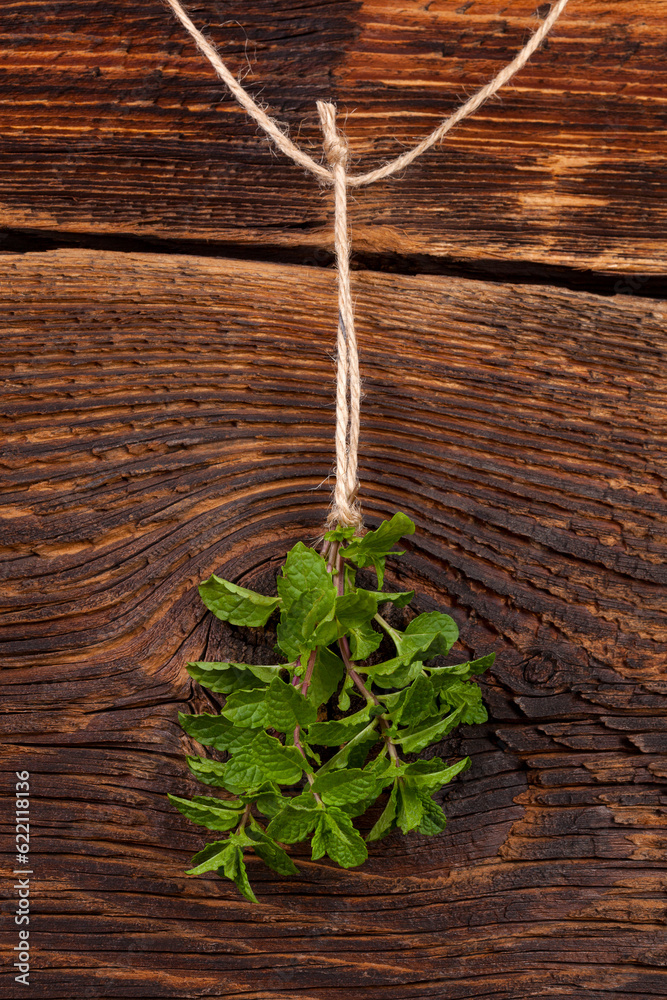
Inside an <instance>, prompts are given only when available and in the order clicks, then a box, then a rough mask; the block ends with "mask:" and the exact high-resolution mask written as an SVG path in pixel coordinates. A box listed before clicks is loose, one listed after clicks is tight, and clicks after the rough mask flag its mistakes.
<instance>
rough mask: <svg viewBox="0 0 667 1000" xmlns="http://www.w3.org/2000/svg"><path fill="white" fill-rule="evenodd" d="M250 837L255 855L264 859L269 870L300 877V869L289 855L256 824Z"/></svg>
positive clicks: (249, 831)
mask: <svg viewBox="0 0 667 1000" xmlns="http://www.w3.org/2000/svg"><path fill="white" fill-rule="evenodd" d="M247 832H248V837H249V839H250V840H251V841H252V842H253V844H252V847H253V850H254V852H255V854H256V855H257V856H258V857H260V858H261V859H262V861H263V862H264V864H265V865H267V867H268V868H272V869H273V871H274V872H278V874H279V875H298V874H299V869H298V868H297V866H296V865H295V864H294V862H293V861H292V859H291V858H290V856H289V854H287V852H286V851H284V850H283V849H282V847H280V846H279V845H278V844H276V842H275V840H272V838H271V837H269V836H268V835H267V834H266V833H264V831H263V830H261V829H260V828H259V827H258V826H257V825H256V824H254V825H253V826H252V828H251V829H249V830H248V831H247Z"/></svg>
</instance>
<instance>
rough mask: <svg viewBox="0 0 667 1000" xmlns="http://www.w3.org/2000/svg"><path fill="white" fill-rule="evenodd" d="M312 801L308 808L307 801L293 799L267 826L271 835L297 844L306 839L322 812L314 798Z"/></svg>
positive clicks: (282, 841) (281, 840)
mask: <svg viewBox="0 0 667 1000" xmlns="http://www.w3.org/2000/svg"><path fill="white" fill-rule="evenodd" d="M311 803H312V804H310V803H308V804H307V808H306V803H300V804H299V802H298V799H293V800H292V801H291V802H290V803H289V805H287V806H285V808H284V809H282V810H281V811H280V812H279V813H278V815H277V816H274V817H273V819H272V820H271V822H270V823H269V825H268V826H267V828H266V832H267V834H268V835H269V837H272V838H273V839H274V840H279V841H280V842H281V843H282V844H296V843H298V842H299V841H301V840H305V839H306V837H307V836H308V835H309V833H310V832H311V830H312V829H313V827H314V826H315V824H316V823H317V820H318V817H319V816H320V814H321V809H320V808H319V807H318V805H317V803H316V802H315V800H314V799H311Z"/></svg>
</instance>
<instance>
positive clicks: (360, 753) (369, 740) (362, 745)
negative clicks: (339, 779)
mask: <svg viewBox="0 0 667 1000" xmlns="http://www.w3.org/2000/svg"><path fill="white" fill-rule="evenodd" d="M379 739H381V737H380V734H379V732H378V731H377V729H371V731H370V732H369V733H367V735H366V736H365V738H364V739H363V740H362V741H361V742H359V743H355V745H354V746H353V747H351V748H350V750H349V752H348V755H347V760H346V765H347V766H348V767H361V766H362V765H363V764H364V763H365V761H366V758H367V757H368V754H369V753H370V751H371V750H372V749H373V747H374V746H375V744H376V743H377V742H378V740H379Z"/></svg>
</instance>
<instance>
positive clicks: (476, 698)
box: [440, 679, 489, 725]
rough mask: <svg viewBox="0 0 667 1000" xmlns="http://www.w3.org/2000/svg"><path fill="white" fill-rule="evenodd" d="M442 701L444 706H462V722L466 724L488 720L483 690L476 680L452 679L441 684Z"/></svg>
mask: <svg viewBox="0 0 667 1000" xmlns="http://www.w3.org/2000/svg"><path fill="white" fill-rule="evenodd" d="M440 703H441V704H442V706H443V708H460V709H461V722H463V723H465V724H466V725H473V724H474V723H480V722H486V721H487V719H488V717H489V716H488V714H487V711H486V709H485V708H484V705H483V704H482V692H481V690H480V689H479V687H478V686H477V685H476V684H475V683H474V682H473V683H466V682H465V681H461V680H456V679H452V680H450V681H449V683H446V684H443V685H441V687H440Z"/></svg>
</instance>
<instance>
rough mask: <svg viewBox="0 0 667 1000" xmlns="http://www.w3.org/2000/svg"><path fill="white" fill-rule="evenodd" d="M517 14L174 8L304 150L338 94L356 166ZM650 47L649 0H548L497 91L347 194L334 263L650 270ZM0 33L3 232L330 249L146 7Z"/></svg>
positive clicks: (458, 86) (489, 49)
mask: <svg viewBox="0 0 667 1000" xmlns="http://www.w3.org/2000/svg"><path fill="white" fill-rule="evenodd" d="M535 6H536V5H535V3H534V0H512V2H509V3H508V2H503V3H500V2H499V0H468V2H465V3H462V2H461V0H430V2H423V0H407V2H403V3H399V2H396V0H332V2H326V3H323V2H322V0H300V2H298V3H296V2H291V0H287V2H282V0H281V2H276V0H244V2H242V3H241V2H240V0H230V2H227V0H225V2H224V3H222V2H219V0H201V2H198V3H196V4H192V5H191V10H192V13H193V17H194V18H195V20H196V22H197V23H198V24H199V25H201V26H206V27H207V29H208V30H209V33H210V35H211V37H212V38H213V39H214V40H215V42H216V43H217V44H218V45H219V47H220V49H221V51H222V53H223V55H224V56H225V57H226V58H227V59H228V60H229V64H230V67H231V69H232V70H233V71H234V72H237V73H239V74H241V73H245V74H246V76H245V82H246V85H247V86H248V87H249V88H250V90H251V91H252V92H253V93H254V94H255V95H257V96H259V97H260V99H261V100H262V101H264V102H266V104H267V105H268V106H269V107H270V108H271V109H272V110H273V111H274V112H275V113H276V115H278V117H279V118H280V120H282V121H284V122H285V123H286V124H288V125H289V127H290V130H291V133H292V134H293V136H294V137H295V138H296V139H297V140H298V141H299V142H301V143H302V144H303V145H304V146H305V147H306V148H308V149H311V150H312V151H313V152H314V154H315V155H316V156H318V155H320V151H321V138H320V133H319V128H318V121H317V114H316V111H315V101H316V100H317V99H333V100H335V101H337V102H338V105H339V113H340V115H341V116H342V117H343V118H344V120H345V125H346V130H347V133H348V136H349V140H350V144H351V148H352V152H353V156H354V160H355V162H356V165H357V167H358V168H359V169H364V168H369V167H372V166H375V165H377V164H379V163H381V162H383V161H384V160H386V159H387V158H388V157H391V156H395V155H396V154H398V153H400V152H402V150H403V149H404V148H405V147H406V145H410V144H412V143H414V142H415V141H417V140H418V139H420V138H422V137H423V136H424V135H426V134H427V133H428V132H430V131H431V130H432V128H433V127H434V125H435V124H436V123H437V122H438V121H439V120H440V119H441V118H442V117H443V116H445V115H446V114H449V113H451V111H453V110H454V108H455V107H457V105H458V104H459V103H460V102H461V101H462V100H464V99H465V98H466V96H467V95H469V94H470V93H472V91H473V90H474V89H476V88H477V87H479V86H481V85H482V84H483V83H485V82H486V81H487V80H488V79H490V77H491V76H493V75H494V73H496V72H497V71H498V70H499V68H500V67H501V66H502V65H504V64H505V63H506V62H508V61H509V60H510V59H511V58H513V56H514V55H515V54H516V53H517V52H518V51H519V49H520V48H521V46H522V45H523V43H524V42H525V41H526V39H527V38H528V35H529V33H530V32H531V31H532V30H534V28H535V27H536V24H537V21H536V17H535ZM666 38H667V6H666V5H665V3H664V0H661V2H647V0H642V2H640V0H613V2H608V0H571V3H570V5H569V7H568V9H567V10H566V13H565V15H564V16H563V19H562V20H561V21H560V22H559V24H558V25H557V26H556V28H555V30H554V33H553V37H552V38H551V39H550V40H549V42H548V45H547V46H546V47H545V48H544V49H543V50H542V51H541V52H540V53H538V54H537V55H536V56H535V57H534V58H533V60H532V61H531V63H530V65H529V66H528V67H526V68H525V69H524V70H523V71H522V72H521V74H520V75H519V76H517V77H516V79H515V81H514V83H513V84H512V85H511V86H510V87H508V88H505V90H504V91H503V92H502V95H501V96H500V97H499V98H498V99H496V100H494V101H493V102H491V103H490V104H489V105H488V106H487V107H486V108H484V109H483V110H482V111H481V112H480V113H479V114H477V115H476V116H475V117H474V118H473V119H470V120H469V121H467V122H466V123H465V124H464V125H462V126H461V127H460V128H459V129H458V130H457V131H456V132H455V133H453V134H452V135H451V136H449V137H448V138H447V140H446V142H445V143H444V144H443V145H442V147H441V148H439V149H435V150H433V151H431V152H430V153H429V154H427V155H426V156H425V157H424V158H423V159H422V160H421V161H420V162H419V163H418V164H415V165H413V166H412V167H411V168H410V170H409V171H407V172H406V174H405V176H404V177H403V178H402V179H401V178H397V179H395V180H392V181H390V182H386V183H382V184H378V185H375V186H374V187H372V188H369V189H366V190H361V191H358V192H357V193H356V195H355V199H354V202H353V204H352V209H351V211H352V220H353V222H354V226H355V245H356V249H357V252H358V253H362V254H366V255H371V256H372V255H378V254H380V255H384V256H387V255H389V256H397V255H398V256H400V257H406V256H412V257H417V258H423V257H424V256H427V257H431V258H435V259H436V260H440V261H441V262H442V261H448V262H449V263H450V264H451V262H453V261H458V262H465V263H466V265H467V266H470V267H477V268H483V269H484V270H485V271H486V272H488V271H489V270H491V271H493V270H494V269H497V270H499V271H502V270H505V271H506V270H507V269H508V268H510V269H511V268H512V267H513V268H514V273H515V274H516V273H519V269H522V270H523V271H526V270H528V271H530V270H535V269H536V268H537V269H539V268H544V267H546V266H548V267H553V266H555V265H559V266H564V267H574V268H588V269H590V268H592V269H594V270H596V271H598V272H606V273H610V274H616V273H617V272H620V273H625V272H634V273H635V274H637V275H639V276H640V277H644V278H647V277H648V276H649V275H656V274H663V275H664V273H665V271H666V270H667V254H666V252H665V241H664V232H665V225H666V222H667V211H666V209H665V205H666V204H667V202H666V200H665V171H664V149H665V98H666V97H667V58H666V56H667V43H666ZM0 39H1V41H2V44H1V45H0V68H1V70H2V75H1V76H0V144H1V145H2V151H3V155H2V158H1V160H0V226H2V227H4V228H5V229H6V230H8V231H10V233H11V234H15V233H16V232H17V231H19V232H21V233H25V232H29V233H32V234H33V235H35V234H41V235H44V234H56V235H57V236H58V237H59V238H60V239H63V238H64V237H67V238H68V239H72V240H76V238H77V237H81V236H82V235H85V234H96V235H97V236H105V237H106V238H111V237H113V238H116V239H119V238H131V239H136V238H142V239H144V240H173V239H176V238H178V239H180V240H182V241H192V242H194V243H197V244H200V245H201V244H203V243H208V244H210V245H213V246H214V247H218V248H224V247H229V246H230V245H234V246H235V247H236V248H237V249H238V247H240V246H244V247H245V248H246V252H247V253H251V252H257V248H258V247H260V246H264V247H274V249H275V248H283V250H284V251H289V252H290V253H293V254H296V255H297V257H299V255H300V259H303V258H304V257H305V258H308V257H309V255H312V253H313V252H314V250H315V249H317V248H320V247H321V246H323V245H325V246H328V245H329V244H330V242H331V235H330V227H329V222H330V216H329V202H328V199H327V198H326V197H323V195H322V193H321V192H320V190H319V189H318V186H317V184H316V183H315V182H314V180H313V178H311V177H309V176H306V175H305V174H303V172H302V171H301V170H300V169H299V168H296V167H295V166H294V165H293V164H291V162H289V161H288V160H286V159H285V158H284V157H283V156H281V155H277V154H275V153H274V152H272V151H271V150H270V149H269V148H268V146H267V144H266V142H265V141H264V139H263V138H262V136H261V135H260V134H258V130H257V128H256V127H255V125H254V124H252V123H251V122H249V121H248V120H247V119H246V118H245V115H244V113H243V112H242V111H240V110H239V108H238V107H237V106H236V105H235V104H233V103H232V102H231V101H230V100H229V98H228V96H227V95H226V93H225V91H224V88H223V86H222V84H220V83H219V81H218V80H217V79H216V78H215V76H214V74H213V71H212V69H211V67H210V66H209V65H208V64H207V63H206V62H205V61H204V59H203V57H202V56H201V55H199V53H198V52H197V51H196V49H195V46H194V44H193V43H192V42H191V41H190V40H189V39H188V38H187V37H186V36H185V35H184V32H183V29H182V28H181V27H180V26H179V25H178V24H177V23H176V22H175V21H174V19H173V17H172V16H171V14H170V13H169V11H167V10H166V8H165V7H164V6H163V4H162V3H161V2H160V0H141V2H139V3H138V2H136V0H68V2H67V3H64V2H54V0H8V2H6V3H5V4H3V5H2V9H1V10H0ZM422 264H423V261H422ZM420 266H421V265H420ZM639 287H641V283H640V286H639Z"/></svg>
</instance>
